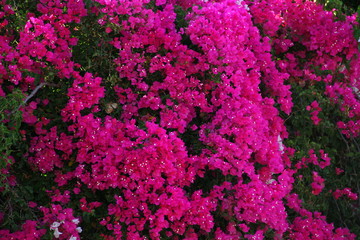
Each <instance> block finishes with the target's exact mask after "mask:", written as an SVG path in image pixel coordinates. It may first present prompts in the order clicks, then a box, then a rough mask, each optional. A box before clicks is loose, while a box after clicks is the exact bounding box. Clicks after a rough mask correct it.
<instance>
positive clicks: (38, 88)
mask: <svg viewBox="0 0 360 240" xmlns="http://www.w3.org/2000/svg"><path fill="white" fill-rule="evenodd" d="M45 85H47V84H46V83H44V82H43V83H40V84H39V85H38V86H36V88H35V89H34V90H33V91H32V92H31V93H30V95H29V96H27V97H26V98H25V100H24V101H23V102H22V103H21V104H20V105H19V106H18V107H17V108H16V109H15V110H13V111H12V112H11V113H9V114H8V116H10V115H13V114H14V113H15V112H16V111H18V110H19V109H20V108H21V106H22V105H25V104H26V103H27V102H28V101H29V100H30V99H31V98H32V97H33V96H34V95H35V94H36V93H37V92H38V91H39V90H40V88H42V87H43V86H45Z"/></svg>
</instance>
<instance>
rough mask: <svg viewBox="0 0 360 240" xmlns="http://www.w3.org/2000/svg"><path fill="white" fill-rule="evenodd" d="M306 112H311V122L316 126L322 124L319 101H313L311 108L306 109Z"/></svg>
mask: <svg viewBox="0 0 360 240" xmlns="http://www.w3.org/2000/svg"><path fill="white" fill-rule="evenodd" d="M306 110H308V111H311V112H310V115H311V120H312V121H313V123H314V124H315V125H318V124H319V123H320V120H321V119H320V118H319V117H318V115H319V113H320V112H321V107H319V103H318V102H317V101H313V102H312V103H311V104H310V105H309V106H307V107H306Z"/></svg>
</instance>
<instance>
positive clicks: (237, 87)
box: [0, 0, 360, 240]
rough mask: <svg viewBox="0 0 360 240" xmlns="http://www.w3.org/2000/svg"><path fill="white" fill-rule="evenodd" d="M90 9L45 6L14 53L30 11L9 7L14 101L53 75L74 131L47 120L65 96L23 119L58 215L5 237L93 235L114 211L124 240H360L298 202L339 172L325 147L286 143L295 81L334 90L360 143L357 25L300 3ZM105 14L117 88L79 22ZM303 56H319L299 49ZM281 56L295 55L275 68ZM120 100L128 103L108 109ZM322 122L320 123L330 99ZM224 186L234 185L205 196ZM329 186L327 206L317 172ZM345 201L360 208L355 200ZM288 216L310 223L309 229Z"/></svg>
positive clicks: (52, 0)
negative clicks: (87, 219) (88, 219)
mask: <svg viewBox="0 0 360 240" xmlns="http://www.w3.org/2000/svg"><path fill="white" fill-rule="evenodd" d="M84 2H85V1H84ZM84 2H83V1H82V0H68V1H63V0H40V1H39V2H38V4H37V14H33V13H28V14H27V19H26V24H25V26H24V27H23V28H22V29H21V31H20V37H19V40H18V44H17V45H16V46H15V47H13V45H11V44H10V42H12V41H13V39H12V32H11V31H14V30H11V29H8V28H7V27H6V26H7V25H8V24H9V23H8V21H7V19H6V17H7V16H9V15H12V14H14V11H13V10H12V8H11V6H10V5H6V1H5V0H2V3H3V7H2V8H0V30H1V33H2V36H0V47H1V49H3V50H2V54H1V55H0V75H1V78H0V86H1V88H0V95H1V96H6V93H9V92H11V91H13V89H14V88H20V89H21V90H22V91H23V92H24V93H27V94H28V93H29V92H31V91H32V90H34V89H35V88H36V84H38V83H39V81H40V82H43V83H44V84H48V82H49V81H50V80H49V79H48V78H47V74H49V73H50V72H51V73H52V74H54V75H55V76H54V77H55V78H59V79H63V80H65V81H67V82H68V83H69V86H70V87H69V88H68V89H67V98H68V100H67V103H66V105H65V106H64V107H63V108H62V109H61V116H59V118H60V119H61V120H62V122H63V123H64V124H65V125H66V127H67V129H66V130H64V129H61V128H60V127H57V126H53V125H51V122H52V119H47V118H45V117H38V116H37V113H36V110H37V109H46V106H47V105H48V104H49V101H50V102H51V101H52V99H36V100H33V101H30V102H28V103H27V104H26V106H24V107H22V108H21V109H20V110H21V111H22V112H23V119H24V120H23V123H24V124H26V125H27V126H29V128H30V127H32V128H33V129H34V133H32V135H31V140H30V147H29V151H28V153H27V154H26V155H25V157H26V158H27V161H28V163H29V164H30V166H31V167H32V169H33V170H34V171H39V174H47V173H53V174H54V179H53V186H54V187H53V188H52V189H47V194H48V196H49V199H50V202H49V203H48V204H47V205H44V206H37V204H36V203H31V204H30V205H31V207H32V208H34V209H38V210H39V211H41V214H42V217H41V219H38V220H37V221H30V220H28V221H27V222H25V224H24V225H23V227H22V230H20V231H18V232H14V233H10V232H9V231H8V230H0V239H40V238H41V237H42V236H44V235H45V234H50V235H51V236H53V237H54V238H56V239H70V240H75V239H81V232H82V227H81V226H82V224H89V223H84V222H83V221H84V219H82V218H81V217H80V216H81V214H82V213H83V212H86V213H93V212H94V211H95V210H96V209H98V208H105V209H106V210H107V216H102V217H101V219H98V222H97V223H95V224H98V228H99V229H102V230H101V231H103V233H102V235H101V236H102V237H103V238H104V239H109V240H110V239H147V238H150V239H161V238H164V236H166V237H168V238H174V239H180V238H181V239H199V238H201V237H203V236H213V237H214V238H215V239H238V238H246V239H263V238H265V235H266V234H267V232H269V231H273V232H274V236H275V238H276V239H282V238H284V237H285V236H287V237H289V238H291V239H355V235H354V234H352V233H350V232H349V231H348V230H347V229H342V228H335V227H334V225H333V224H331V223H328V222H326V219H325V217H324V216H322V215H321V214H320V213H317V212H314V213H312V212H310V211H308V210H306V209H305V208H303V207H302V203H301V201H300V199H299V198H298V197H297V195H296V194H294V193H292V191H293V183H294V181H295V179H294V177H293V175H294V174H295V173H296V172H297V171H298V170H299V169H301V168H305V167H307V165H308V164H313V165H317V166H319V167H320V168H325V167H327V166H329V165H330V160H331V159H330V158H329V157H328V155H327V154H326V153H325V152H324V151H323V150H320V151H319V153H318V156H319V157H318V156H317V155H316V154H315V151H314V150H311V151H310V152H309V157H308V158H303V159H301V161H300V162H298V163H297V164H293V163H292V162H291V160H290V158H291V155H292V154H293V153H294V149H290V148H285V149H284V147H283V145H282V143H279V139H285V138H287V137H288V133H287V129H286V127H285V124H284V120H283V119H282V118H281V117H280V112H282V113H284V114H290V113H291V110H292V107H293V102H292V98H291V91H290V85H287V84H285V83H286V81H287V80H289V81H300V80H299V79H302V80H303V81H305V82H310V83H313V82H319V81H323V82H325V83H326V84H327V89H326V93H327V95H328V97H329V98H330V99H332V101H333V102H334V103H336V104H339V106H340V108H341V110H342V111H344V112H345V113H346V114H347V116H348V117H349V119H351V120H350V121H348V122H339V123H338V126H339V128H340V129H342V131H343V133H344V134H346V135H348V136H356V135H357V134H359V133H360V127H359V126H360V124H359V116H360V108H359V107H358V106H359V100H358V97H357V95H356V91H354V89H355V88H356V89H360V86H358V84H359V83H358V82H357V81H356V77H358V76H359V64H360V63H359V61H357V60H358V59H357V58H356V57H357V54H358V50H357V45H356V44H357V42H356V40H355V39H354V38H353V37H351V36H352V30H353V28H352V24H355V20H354V18H351V17H349V18H348V19H347V20H346V21H334V19H333V17H332V13H331V12H326V11H324V10H322V8H321V7H320V6H318V5H316V4H315V3H313V2H308V1H305V2H304V1H300V0H299V1H298V0H296V1H288V0H269V1H235V0H219V1H166V0H156V1H149V0H129V1H110V0H94V1H92V7H91V9H86V6H85V4H84ZM175 5H181V6H182V7H183V8H184V9H186V8H188V7H191V9H190V10H189V12H188V14H187V15H186V18H185V19H184V20H186V22H187V25H186V26H182V27H180V28H178V26H177V25H176V24H177V14H176V8H175V7H174V6H175ZM149 6H152V7H149ZM89 15H91V17H93V18H94V19H95V21H94V24H97V26H98V27H99V28H101V29H103V31H104V34H106V36H107V37H108V40H106V41H107V42H106V43H105V44H108V46H109V47H111V48H112V50H113V52H115V55H116V56H115V57H114V59H112V60H113V65H114V66H115V67H114V69H115V71H116V72H117V76H116V77H117V78H118V81H117V82H116V83H115V86H111V89H109V87H108V84H107V82H106V79H105V78H102V77H99V76H98V75H97V73H91V72H90V71H89V72H86V73H83V72H82V70H81V69H82V68H81V66H80V64H78V63H76V62H74V61H73V52H72V49H73V48H74V47H75V46H77V45H78V44H79V43H78V39H76V38H75V37H73V36H74V35H73V34H72V33H73V31H77V30H76V27H75V28H74V26H77V24H78V25H79V24H81V22H82V19H83V18H84V17H86V16H89ZM258 25H259V26H261V29H259V28H258V27H256V26H258ZM71 26H72V27H71ZM285 29H288V32H285ZM184 39H185V40H184ZM330 43H332V44H330ZM295 44H302V45H303V46H304V47H305V48H306V51H309V52H312V53H314V54H313V55H314V56H310V57H309V56H306V52H305V51H304V50H299V51H297V50H296V49H295V50H292V51H290V50H289V49H292V47H293V46H294V45H295ZM272 50H274V51H276V52H277V53H281V54H284V56H285V57H284V59H280V60H279V59H277V60H274V59H273V57H272V54H271V51H272ZM343 56H344V57H343ZM305 58H306V59H307V62H306V63H303V61H302V60H303V59H305ZM345 61H348V62H349V63H350V67H349V68H347V67H344V62H345ZM314 66H317V67H319V68H320V70H322V71H325V70H329V71H334V72H341V73H343V74H344V75H345V78H346V82H343V83H339V82H337V81H336V79H333V78H332V76H331V75H326V76H320V75H317V74H316V72H315V70H314ZM26 73H32V74H26ZM34 75H37V76H39V78H40V79H35V78H34V77H32V76H34ZM5 83H6V84H5ZM299 84H301V83H299ZM261 86H263V87H261ZM262 88H264V89H265V90H264V89H262ZM110 91H113V92H114V98H113V99H112V101H113V102H111V103H107V105H106V104H102V102H104V101H107V100H106V99H107V98H106V97H107V96H108V94H109V92H110ZM114 99H115V100H114ZM104 105H105V106H107V107H109V106H110V107H111V109H110V110H108V109H106V108H105V107H104ZM277 105H278V106H279V109H277V108H276V107H275V106H277ZM307 110H308V111H310V114H311V119H312V120H313V122H314V124H315V125H317V124H319V122H320V119H319V118H318V113H319V112H320V111H321V108H320V107H319V105H318V103H317V102H316V101H314V102H313V103H311V105H310V106H309V107H308V108H307ZM113 111H114V112H117V113H116V114H117V115H116V114H115V113H113ZM144 112H145V114H144ZM50 126H52V127H50ZM23 134H27V133H26V132H23ZM194 136H195V137H194ZM4 172H6V171H4ZM209 174H210V175H211V178H214V179H220V180H219V181H218V182H216V184H213V185H211V184H210V183H209V186H210V187H208V188H206V189H205V188H204V189H199V187H198V186H197V185H196V184H197V183H198V182H201V180H204V179H206V180H207V179H209V178H208V175H209ZM313 181H314V182H313V183H312V184H311V187H312V189H313V194H314V195H318V194H320V192H321V191H322V189H323V187H324V181H325V180H324V179H323V178H322V177H321V176H320V175H319V174H318V173H317V172H313ZM85 192H86V193H87V194H89V193H92V194H93V195H92V197H89V196H88V195H86V194H83V193H85ZM109 192H115V194H114V195H113V196H112V200H111V201H110V202H104V201H102V200H100V198H99V199H96V198H97V196H98V195H100V194H107V193H109ZM99 193H100V194H99ZM333 194H334V196H335V198H339V197H340V196H343V195H346V196H348V197H349V198H351V199H356V198H357V196H356V195H354V194H355V193H352V192H351V191H350V190H346V189H344V190H336V191H335V192H334V193H333ZM355 196H356V197H355ZM287 208H291V209H293V210H294V211H295V212H296V214H298V217H296V218H295V220H293V221H290V220H289V218H288V212H287ZM219 219H221V220H219ZM219 221H222V222H223V223H224V224H225V227H224V226H220V224H219ZM254 226H255V227H254Z"/></svg>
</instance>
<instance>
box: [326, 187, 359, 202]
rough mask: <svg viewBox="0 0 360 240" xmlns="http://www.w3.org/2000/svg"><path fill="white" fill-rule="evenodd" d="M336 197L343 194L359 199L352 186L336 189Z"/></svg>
mask: <svg viewBox="0 0 360 240" xmlns="http://www.w3.org/2000/svg"><path fill="white" fill-rule="evenodd" d="M332 194H333V196H334V198H336V199H338V198H340V197H342V196H346V197H348V198H349V199H351V200H357V199H358V195H357V194H356V193H353V192H352V191H351V189H350V188H344V189H336V190H335V191H334V192H333V193H332Z"/></svg>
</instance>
